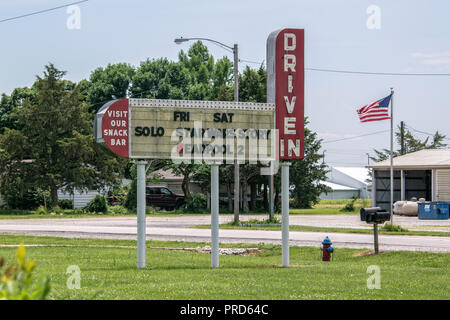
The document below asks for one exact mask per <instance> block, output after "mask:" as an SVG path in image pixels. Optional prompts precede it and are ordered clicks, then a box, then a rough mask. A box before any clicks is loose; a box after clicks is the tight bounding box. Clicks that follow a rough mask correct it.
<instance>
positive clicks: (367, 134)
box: [322, 130, 389, 144]
mask: <svg viewBox="0 0 450 320" xmlns="http://www.w3.org/2000/svg"><path fill="white" fill-rule="evenodd" d="M385 132H389V130H383V131H377V132H372V133H366V134H362V135H359V136H353V137H348V138H342V139H336V140H328V141H322V144H324V143H332V142H338V141H344V140H352V139H356V138H360V137H366V136H372V135H375V134H380V133H385Z"/></svg>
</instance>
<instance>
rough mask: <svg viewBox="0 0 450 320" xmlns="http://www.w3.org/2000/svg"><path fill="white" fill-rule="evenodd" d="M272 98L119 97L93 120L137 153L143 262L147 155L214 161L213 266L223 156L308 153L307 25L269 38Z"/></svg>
mask: <svg viewBox="0 0 450 320" xmlns="http://www.w3.org/2000/svg"><path fill="white" fill-rule="evenodd" d="M267 100H268V103H246V102H228V101H227V102H222V101H191V100H158V99H121V100H114V101H110V102H108V103H107V104H105V105H104V106H103V107H102V108H101V109H100V110H99V111H98V113H97V115H96V118H95V121H94V134H95V138H96V141H97V142H99V143H105V144H106V145H107V146H108V148H109V149H110V150H111V151H112V152H114V153H115V154H117V155H118V156H121V157H127V158H131V159H136V164H137V189H138V190H137V209H138V210H137V211H138V221H137V222H138V230H137V238H138V249H137V265H138V268H144V267H145V241H146V230H145V228H146V223H145V208H146V202H145V201H146V200H145V190H146V188H145V187H146V182H145V180H146V179H145V175H146V174H145V173H146V168H145V165H146V164H147V162H146V159H171V160H172V161H173V162H174V163H175V164H177V163H183V162H184V163H191V162H192V161H194V162H197V163H199V162H201V161H206V162H207V163H209V164H210V165H211V192H210V193H211V267H213V268H216V267H218V266H219V227H218V226H219V171H218V166H219V165H220V164H223V163H230V164H231V163H234V161H235V160H238V161H249V162H250V163H256V162H259V163H262V164H265V165H267V164H269V163H270V164H271V168H272V172H273V168H278V160H279V159H280V160H285V159H302V158H303V153H304V145H303V137H304V131H303V129H304V31H303V30H302V29H283V30H279V31H275V32H272V33H271V34H270V35H269V37H268V39H267ZM289 165H290V164H289V163H287V162H281V168H282V170H281V171H282V172H281V178H282V183H281V184H282V260H283V261H282V262H283V263H282V264H283V266H285V267H287V266H288V265H289Z"/></svg>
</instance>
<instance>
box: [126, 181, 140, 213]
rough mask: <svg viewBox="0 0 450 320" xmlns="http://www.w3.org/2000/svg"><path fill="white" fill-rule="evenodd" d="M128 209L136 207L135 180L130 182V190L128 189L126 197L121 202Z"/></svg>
mask: <svg viewBox="0 0 450 320" xmlns="http://www.w3.org/2000/svg"><path fill="white" fill-rule="evenodd" d="M123 206H124V207H125V208H127V209H128V210H136V207H137V181H136V180H133V181H132V182H131V186H130V190H128V193H127V198H126V199H125V202H124V204H123Z"/></svg>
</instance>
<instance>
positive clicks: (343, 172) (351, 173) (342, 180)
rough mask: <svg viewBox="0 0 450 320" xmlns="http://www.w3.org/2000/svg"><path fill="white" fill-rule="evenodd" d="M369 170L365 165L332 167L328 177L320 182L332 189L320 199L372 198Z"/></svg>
mask: <svg viewBox="0 0 450 320" xmlns="http://www.w3.org/2000/svg"><path fill="white" fill-rule="evenodd" d="M369 179H370V176H369V170H368V169H367V168H364V167H330V171H329V172H328V174H327V179H326V180H325V181H321V182H320V183H322V184H324V185H326V186H328V187H330V188H331V189H332V191H331V192H329V193H328V194H325V193H323V194H321V195H320V199H350V198H352V197H353V196H356V197H358V198H370V193H369V188H370V186H369V183H368V180H369Z"/></svg>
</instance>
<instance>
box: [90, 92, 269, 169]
mask: <svg viewBox="0 0 450 320" xmlns="http://www.w3.org/2000/svg"><path fill="white" fill-rule="evenodd" d="M274 112H275V106H274V105H271V104H267V103H246V102H228V101H190V100H160V99H122V100H115V101H111V102H108V103H107V104H105V105H104V106H103V107H102V108H101V109H100V110H99V111H98V113H97V116H96V119H95V122H94V126H95V128H94V131H95V136H96V140H97V142H104V143H105V144H106V145H107V146H108V148H109V149H110V150H111V151H112V152H114V153H115V154H117V155H119V156H121V157H127V158H136V159H146V158H154V159H172V160H186V161H190V160H215V161H216V160H217V161H224V160H225V161H227V160H230V162H231V163H233V162H234V160H240V161H260V162H268V161H273V160H274V159H275V155H276V152H275V136H276V133H275V132H274V130H273V129H274ZM227 163H228V162H227Z"/></svg>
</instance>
